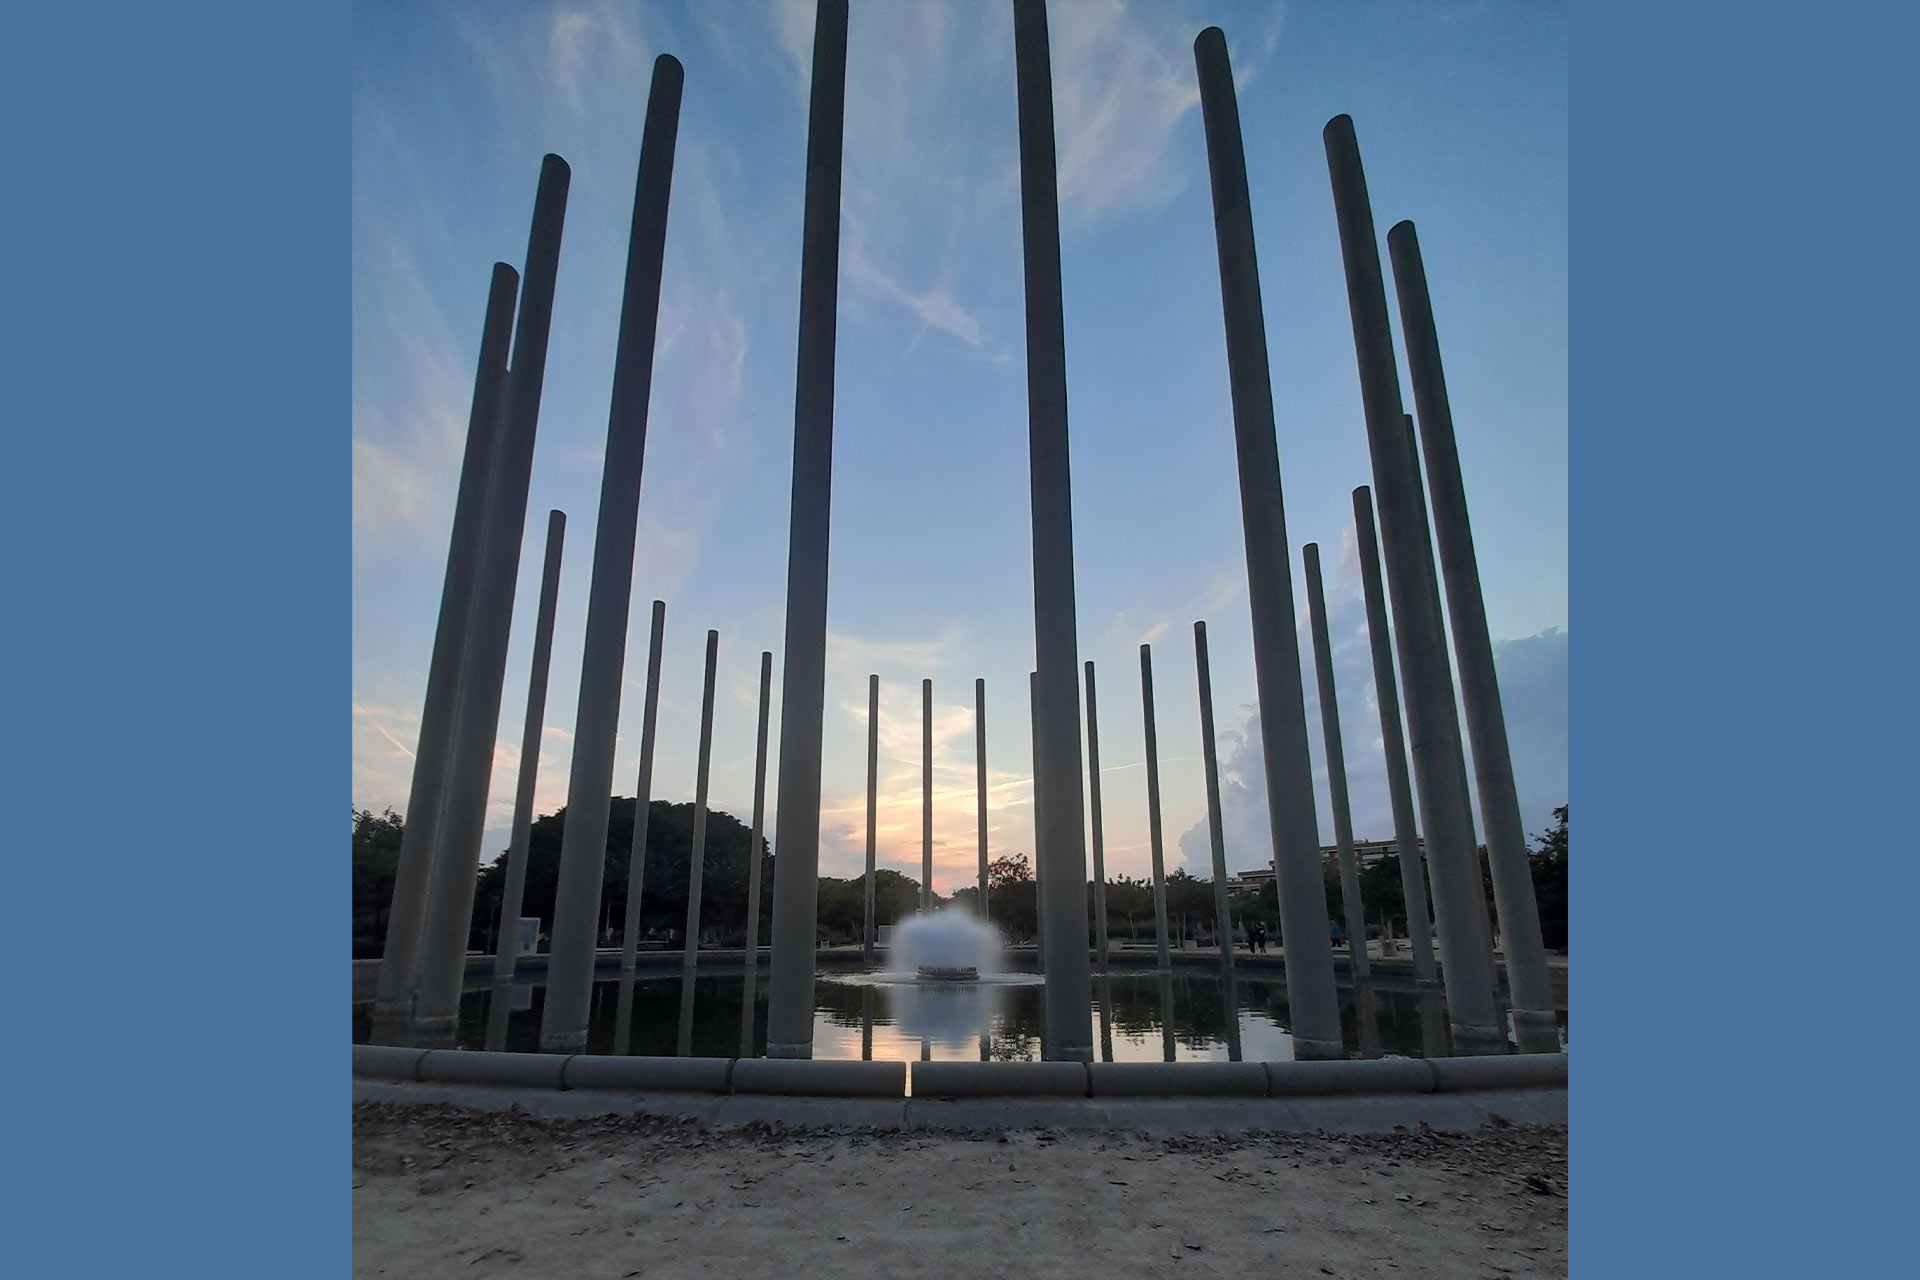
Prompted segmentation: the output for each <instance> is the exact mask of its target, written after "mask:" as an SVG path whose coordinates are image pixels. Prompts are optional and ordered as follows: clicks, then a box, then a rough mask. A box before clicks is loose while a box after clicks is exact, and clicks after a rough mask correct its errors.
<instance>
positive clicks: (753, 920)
mask: <svg viewBox="0 0 1920 1280" xmlns="http://www.w3.org/2000/svg"><path fill="white" fill-rule="evenodd" d="M772 708H773V652H772V650H763V651H762V652H761V654H760V717H759V722H758V723H759V727H758V729H757V730H756V731H755V733H754V741H753V827H752V832H753V833H752V835H750V836H749V837H748V844H747V947H746V956H745V960H746V973H747V988H746V990H747V994H746V999H745V1003H744V1006H743V1007H744V1010H745V1011H744V1012H743V1013H742V1014H741V1015H740V1023H741V1028H742V1035H741V1041H740V1052H741V1053H748V1052H751V1050H752V1046H753V988H754V985H755V984H756V983H757V982H758V981H759V974H760V862H761V857H760V831H761V827H762V825H763V824H764V823H765V822H766V819H767V716H768V714H769V713H770V712H771V710H772Z"/></svg>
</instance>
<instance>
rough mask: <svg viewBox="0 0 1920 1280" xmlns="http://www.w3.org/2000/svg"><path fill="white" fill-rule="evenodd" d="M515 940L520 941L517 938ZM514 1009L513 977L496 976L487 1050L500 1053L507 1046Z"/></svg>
mask: <svg viewBox="0 0 1920 1280" xmlns="http://www.w3.org/2000/svg"><path fill="white" fill-rule="evenodd" d="M514 941H516V942H517V941H518V939H517V938H516V939H515V940H514ZM512 1010H513V978H512V977H511V976H508V977H506V978H500V977H495V978H494V980H493V991H492V993H491V994H489V995H488V996H487V1052H488V1053H499V1052H500V1051H501V1050H503V1049H505V1048H506V1047H507V1015H508V1014H509V1013H511V1012H512Z"/></svg>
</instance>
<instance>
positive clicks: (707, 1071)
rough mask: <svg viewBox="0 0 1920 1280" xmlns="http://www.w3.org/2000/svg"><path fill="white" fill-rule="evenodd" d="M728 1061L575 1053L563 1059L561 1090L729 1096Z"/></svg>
mask: <svg viewBox="0 0 1920 1280" xmlns="http://www.w3.org/2000/svg"><path fill="white" fill-rule="evenodd" d="M733 1062H734V1060H733V1059H732V1058H608V1057H591V1056H589V1055H587V1054H584V1053H583V1054H576V1055H575V1056H573V1057H571V1058H568V1059H567V1067H566V1070H565V1072H563V1073H562V1075H561V1078H560V1087H561V1088H563V1089H608V1090H615V1091H618V1092H622V1093H732V1092H733Z"/></svg>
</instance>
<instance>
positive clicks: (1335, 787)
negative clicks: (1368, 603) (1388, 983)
mask: <svg viewBox="0 0 1920 1280" xmlns="http://www.w3.org/2000/svg"><path fill="white" fill-rule="evenodd" d="M1304 555H1305V559H1306V567H1307V625H1308V628H1309V629H1310V630H1311V631H1312V632H1313V666H1314V671H1315V673H1316V674H1317V675H1318V677H1319V681H1320V732H1321V734H1322V735H1323V739H1324V741H1325V744H1326V748H1327V790H1328V792H1329V793H1330V798H1331V799H1332V801H1333V847H1334V850H1335V856H1336V857H1338V858H1339V860H1340V902H1341V908H1342V911H1343V914H1345V916H1346V918H1347V962H1348V964H1350V965H1351V966H1352V969H1353V976H1354V979H1355V980H1356V981H1358V980H1362V979H1365V978H1366V977H1368V976H1369V974H1368V970H1367V913H1366V911H1365V909H1364V907H1363V905H1362V903H1361V901H1360V863H1359V860H1358V859H1357V858H1356V857H1355V856H1354V852H1353V808H1352V805H1350V804H1349V803H1348V800H1347V753H1346V751H1345V749H1344V748H1343V747H1342V746H1341V742H1340V702H1339V699H1338V697H1337V696H1336V693H1335V690H1334V687H1333V642H1332V641H1331V640H1329V639H1328V637H1327V594H1326V590H1325V588H1323V587H1322V586H1321V583H1320V547H1319V545H1318V544H1317V543H1312V542H1309V543H1308V544H1307V546H1306V551H1305V553H1304Z"/></svg>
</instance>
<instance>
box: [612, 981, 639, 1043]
mask: <svg viewBox="0 0 1920 1280" xmlns="http://www.w3.org/2000/svg"><path fill="white" fill-rule="evenodd" d="M634 980H635V979H634V973H633V971H632V970H627V971H625V972H623V973H622V974H621V975H620V999H619V1003H618V1004H616V1005H615V1006H614V1011H613V1051H614V1052H615V1053H618V1054H630V1053H632V1052H633V984H634Z"/></svg>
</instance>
